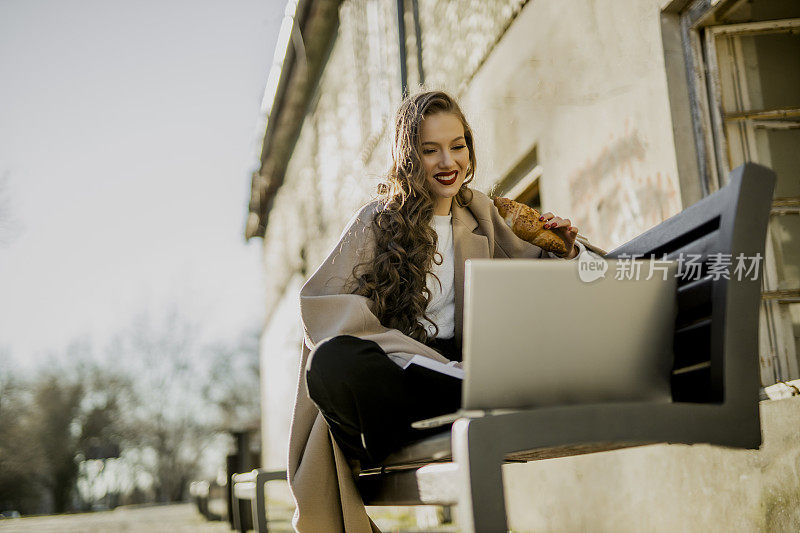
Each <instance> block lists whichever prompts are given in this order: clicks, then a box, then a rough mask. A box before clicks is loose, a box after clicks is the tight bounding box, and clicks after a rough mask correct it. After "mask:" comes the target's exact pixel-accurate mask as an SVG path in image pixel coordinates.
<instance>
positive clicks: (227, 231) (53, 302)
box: [0, 0, 285, 366]
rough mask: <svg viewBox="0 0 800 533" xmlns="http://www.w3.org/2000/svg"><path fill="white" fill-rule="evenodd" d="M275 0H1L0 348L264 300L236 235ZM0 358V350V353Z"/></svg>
mask: <svg viewBox="0 0 800 533" xmlns="http://www.w3.org/2000/svg"><path fill="white" fill-rule="evenodd" d="M284 6H285V1H284V0H225V1H222V0H218V1H214V0H191V1H181V0H158V1H150V0H147V1H141V0H137V1H136V2H122V1H117V0H99V1H82V0H73V1H70V2H64V1H61V0H0V209H3V206H5V211H6V213H7V215H6V222H5V223H4V224H3V225H2V226H0V351H5V353H6V357H8V354H10V357H11V361H13V362H15V363H16V364H19V365H21V366H25V365H31V364H35V363H37V362H41V361H43V360H44V358H45V356H46V354H53V353H57V352H62V351H63V350H64V349H65V347H66V346H67V345H68V344H69V343H71V342H72V341H75V340H77V339H89V340H90V341H91V342H92V343H93V344H95V345H102V344H103V343H104V342H106V341H107V340H108V339H109V338H110V336H111V335H113V334H115V333H116V332H118V331H120V330H121V329H124V328H125V327H126V326H127V325H128V324H130V323H131V321H132V319H133V317H134V316H136V315H139V314H141V313H148V314H149V315H152V316H157V315H158V314H159V313H161V312H162V311H163V310H165V309H168V308H177V309H179V310H180V312H181V313H184V314H185V315H186V316H187V318H188V319H189V320H191V321H193V322H195V323H196V324H198V325H199V326H200V330H201V331H202V335H203V336H205V337H207V340H219V339H231V338H234V337H235V336H236V335H238V334H239V333H240V332H241V331H242V329H243V328H247V327H252V325H253V324H256V325H260V323H261V321H262V320H263V316H264V309H263V303H262V302H263V279H262V276H263V275H264V273H263V272H262V264H261V241H260V240H259V239H253V240H251V241H250V242H249V243H246V242H245V240H244V223H245V218H246V215H247V202H248V199H249V191H250V174H251V172H252V171H253V170H254V169H255V168H256V166H257V163H258V155H259V147H260V141H261V139H262V136H263V131H259V129H258V124H259V123H260V120H259V117H260V113H261V111H260V110H261V107H262V98H263V95H264V88H265V85H266V81H267V75H268V73H269V69H270V66H271V65H272V62H273V54H274V53H275V46H276V40H277V35H278V29H279V27H280V23H281V19H282V18H283V13H284ZM0 364H1V363H0Z"/></svg>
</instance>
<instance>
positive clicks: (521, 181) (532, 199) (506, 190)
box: [492, 147, 543, 211]
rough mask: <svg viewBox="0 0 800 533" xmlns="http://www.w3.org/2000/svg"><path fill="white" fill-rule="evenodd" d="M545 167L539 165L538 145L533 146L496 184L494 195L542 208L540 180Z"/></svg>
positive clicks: (538, 208) (537, 208) (539, 209)
mask: <svg viewBox="0 0 800 533" xmlns="http://www.w3.org/2000/svg"><path fill="white" fill-rule="evenodd" d="M542 173H543V169H542V166H541V165H539V161H538V158H537V155H536V147H534V148H532V149H531V150H530V151H529V152H528V153H527V154H526V155H525V156H524V157H523V158H522V159H520V161H519V162H518V163H517V164H516V165H514V168H512V169H511V170H510V171H509V172H508V174H506V176H505V177H504V178H503V179H501V180H500V181H499V182H497V184H496V185H495V186H494V188H493V190H492V196H502V197H504V198H510V199H511V200H516V201H517V202H520V203H523V204H525V205H528V206H530V207H533V208H534V209H536V210H538V211H541V210H542V199H541V195H540V194H539V180H540V178H541V177H542Z"/></svg>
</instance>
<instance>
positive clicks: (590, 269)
mask: <svg viewBox="0 0 800 533" xmlns="http://www.w3.org/2000/svg"><path fill="white" fill-rule="evenodd" d="M607 270H608V261H606V260H605V259H603V258H602V257H600V256H599V255H592V254H589V253H587V252H583V253H581V255H579V256H578V276H580V278H581V281H583V282H584V283H591V282H592V281H596V280H598V279H600V278H604V277H606V271H607Z"/></svg>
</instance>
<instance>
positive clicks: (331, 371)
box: [306, 335, 380, 381]
mask: <svg viewBox="0 0 800 533" xmlns="http://www.w3.org/2000/svg"><path fill="white" fill-rule="evenodd" d="M369 344H374V345H375V347H377V346H378V345H377V344H375V343H374V342H372V341H365V340H363V339H359V338H358V337H354V336H352V335H339V336H337V337H331V338H329V339H325V340H323V341H321V342H320V343H318V344H317V346H315V347H314V349H313V350H312V351H311V353H310V354H309V356H308V361H307V362H306V379H309V380H315V379H324V380H325V381H330V380H332V379H333V380H336V379H337V378H339V377H341V376H342V375H343V374H347V372H348V368H349V367H350V366H351V365H352V364H354V363H355V361H356V360H357V359H358V358H359V355H360V354H361V353H363V351H364V349H365V348H371V346H368V345H369ZM378 349H380V348H378Z"/></svg>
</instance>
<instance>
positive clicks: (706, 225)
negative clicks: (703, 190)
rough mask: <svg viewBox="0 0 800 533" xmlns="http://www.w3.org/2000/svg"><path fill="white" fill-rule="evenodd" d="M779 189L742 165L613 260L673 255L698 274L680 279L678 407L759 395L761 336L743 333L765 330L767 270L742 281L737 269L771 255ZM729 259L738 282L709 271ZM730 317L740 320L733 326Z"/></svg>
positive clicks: (765, 172) (766, 174)
mask: <svg viewBox="0 0 800 533" xmlns="http://www.w3.org/2000/svg"><path fill="white" fill-rule="evenodd" d="M774 183H775V175H774V173H773V172H772V171H771V170H769V169H767V168H765V167H762V166H759V165H755V164H752V163H748V164H746V165H743V166H741V167H738V168H737V169H735V170H734V171H733V172H732V173H731V175H730V181H729V183H728V184H727V185H726V186H725V187H723V188H722V189H720V190H719V191H717V192H715V193H714V194H711V195H709V196H707V197H706V198H704V199H703V200H701V201H700V202H698V203H696V204H694V205H692V206H690V207H688V208H687V209H685V210H684V211H682V212H681V213H679V214H678V215H676V216H674V217H672V218H669V219H667V220H665V221H664V222H662V223H661V224H659V225H658V226H655V227H654V228H652V229H650V230H649V231H647V232H645V233H643V234H642V235H640V236H638V237H636V238H635V239H633V240H632V241H630V242H628V243H626V244H624V245H622V246H620V247H619V248H617V249H615V250H613V251H611V252H610V253H609V254H608V255H607V257H609V258H618V259H619V258H625V257H628V256H632V255H637V256H639V255H641V256H643V257H644V258H650V257H651V256H653V257H655V258H656V259H662V258H663V257H664V256H665V255H666V258H667V259H672V260H679V261H681V260H683V261H681V263H682V265H683V266H684V269H683V270H684V272H685V273H686V274H691V275H690V276H688V277H687V276H684V277H683V278H681V277H679V278H678V289H677V291H678V294H677V304H678V316H677V319H676V323H675V338H674V353H675V362H674V367H673V372H672V396H673V400H674V401H676V402H700V403H720V402H728V401H736V400H737V398H739V399H741V400H742V401H749V400H752V398H753V397H754V395H755V396H757V394H758V391H757V388H758V380H757V379H754V376H755V377H757V376H758V346H757V342H755V340H757V334H752V332H750V333H751V334H749V335H745V334H744V333H746V332H743V331H742V328H746V329H750V328H756V329H757V327H758V306H757V304H755V302H757V301H759V299H760V296H759V294H760V292H759V291H760V284H761V281H760V270H761V269H760V268H757V269H756V272H757V273H758V279H753V278H754V276H753V273H752V272H750V273H749V274H748V275H747V276H746V279H742V280H741V281H738V280H737V275H736V274H735V272H734V270H735V267H736V264H737V258H739V257H741V258H742V259H744V261H745V265H746V266H752V262H753V261H759V259H758V258H763V256H764V235H765V233H766V224H767V221H768V216H767V214H768V212H769V206H770V202H771V199H772V190H773V187H774ZM714 254H723V255H722V256H719V255H717V256H715V255H714ZM698 256H699V257H698ZM690 258H691V259H692V262H699V263H701V264H702V268H701V270H700V272H699V276H698V275H695V272H694V271H691V269H690V268H686V267H688V264H689V263H688V262H687V259H690ZM720 259H722V260H723V261H720ZM725 259H727V260H728V261H729V262H730V266H729V267H728V268H727V271H728V277H730V279H726V277H725V276H722V275H718V274H715V273H714V272H709V265H711V264H712V263H717V264H719V265H720V266H722V265H723V264H724V260H725ZM758 266H759V267H761V266H763V259H761V260H760V264H759V265H758ZM722 270H725V269H722ZM690 271H691V272H690ZM695 278H698V279H695ZM754 304H755V305H754ZM729 313H734V315H733V316H728V317H727V320H726V315H727V314H729ZM739 341H741V342H739ZM748 376H749V379H748ZM726 395H728V397H726Z"/></svg>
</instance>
